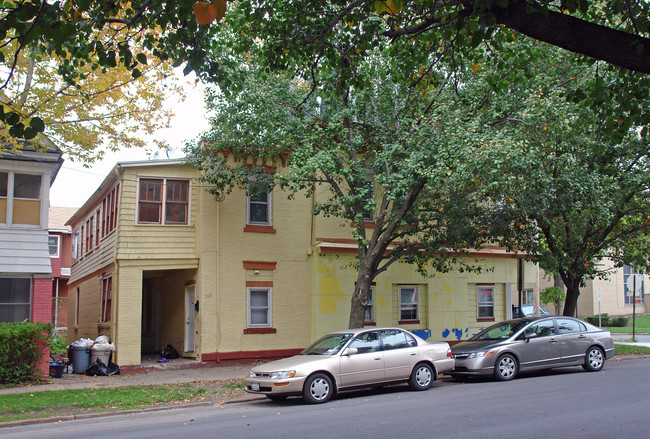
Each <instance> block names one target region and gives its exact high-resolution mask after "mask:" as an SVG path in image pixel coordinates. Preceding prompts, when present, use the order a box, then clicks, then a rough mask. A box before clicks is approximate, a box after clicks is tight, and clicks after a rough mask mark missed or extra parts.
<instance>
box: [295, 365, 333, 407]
mask: <svg viewBox="0 0 650 439" xmlns="http://www.w3.org/2000/svg"><path fill="white" fill-rule="evenodd" d="M333 394H334V386H333V385H332V380H331V379H330V377H328V376H327V375H325V374H324V373H315V374H313V375H311V376H310V377H309V378H307V381H305V385H304V387H303V390H302V398H303V399H304V400H305V401H306V402H308V403H309V404H322V403H324V402H327V401H329V400H330V398H331V397H332V395H333Z"/></svg>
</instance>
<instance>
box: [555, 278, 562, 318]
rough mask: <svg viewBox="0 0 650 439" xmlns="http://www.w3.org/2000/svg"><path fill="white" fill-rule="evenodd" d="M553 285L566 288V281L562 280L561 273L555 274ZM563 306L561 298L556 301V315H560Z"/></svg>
mask: <svg viewBox="0 0 650 439" xmlns="http://www.w3.org/2000/svg"><path fill="white" fill-rule="evenodd" d="M553 286H554V287H557V288H561V289H562V290H564V282H562V277H560V275H559V274H556V275H554V276H553ZM561 306H562V303H561V302H560V298H559V297H558V299H557V300H556V301H555V315H556V316H559V315H560V312H561V311H560V308H561Z"/></svg>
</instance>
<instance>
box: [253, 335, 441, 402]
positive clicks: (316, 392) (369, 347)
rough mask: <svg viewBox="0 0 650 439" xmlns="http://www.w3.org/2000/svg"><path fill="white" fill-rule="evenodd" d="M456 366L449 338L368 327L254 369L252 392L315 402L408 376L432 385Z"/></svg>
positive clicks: (418, 386)
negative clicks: (426, 338)
mask: <svg viewBox="0 0 650 439" xmlns="http://www.w3.org/2000/svg"><path fill="white" fill-rule="evenodd" d="M453 368H454V360H453V358H452V356H451V349H450V348H449V345H448V344H447V343H445V342H436V343H429V342H426V341H424V340H423V339H421V338H419V337H418V336H416V335H414V334H412V333H410V332H408V331H406V330H404V329H400V328H372V329H369V328H365V329H350V330H346V331H340V332H334V333H331V334H327V335H325V336H323V337H321V338H320V339H318V340H317V341H315V342H314V343H312V344H311V345H310V346H309V347H307V348H306V349H305V350H303V351H302V352H301V353H300V354H298V355H294V356H293V357H289V358H284V359H282V360H277V361H272V362H269V363H266V364H262V365H260V366H256V367H254V368H253V369H251V371H250V373H249V376H248V377H247V378H245V379H244V385H245V389H246V391H247V392H249V393H256V394H264V395H266V396H267V397H268V398H269V399H272V400H282V399H285V398H287V397H289V396H302V398H303V399H304V400H305V401H306V402H308V403H312V404H317V403H323V402H327V401H328V400H330V399H331V398H332V397H333V396H334V395H335V394H336V393H337V392H338V391H340V390H346V389H353V388H360V387H374V386H382V385H385V384H391V383H400V382H407V383H408V384H409V385H410V387H411V388H412V389H413V390H426V389H428V388H429V387H431V384H433V382H434V381H435V380H436V379H437V378H438V375H439V374H441V373H443V372H448V371H450V370H452V369H453Z"/></svg>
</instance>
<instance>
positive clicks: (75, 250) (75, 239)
mask: <svg viewBox="0 0 650 439" xmlns="http://www.w3.org/2000/svg"><path fill="white" fill-rule="evenodd" d="M79 236H80V235H79V230H78V229H75V231H74V232H72V243H71V250H72V255H71V257H72V263H73V264H74V263H75V262H77V261H78V260H79V259H80V258H81V248H80V247H81V238H80V237H79Z"/></svg>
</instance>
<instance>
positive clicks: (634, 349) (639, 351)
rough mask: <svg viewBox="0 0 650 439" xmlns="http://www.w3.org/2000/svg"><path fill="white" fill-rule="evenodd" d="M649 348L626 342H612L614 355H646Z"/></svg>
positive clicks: (649, 351) (649, 352) (648, 352)
mask: <svg viewBox="0 0 650 439" xmlns="http://www.w3.org/2000/svg"><path fill="white" fill-rule="evenodd" d="M648 354H650V348H646V347H644V346H632V345H627V344H614V355H648Z"/></svg>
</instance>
